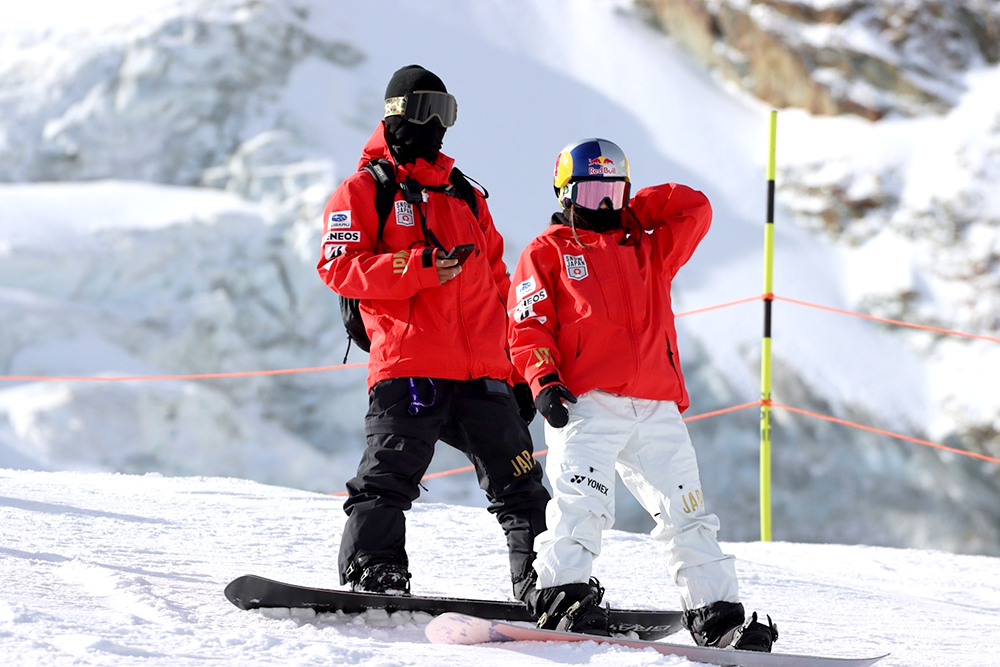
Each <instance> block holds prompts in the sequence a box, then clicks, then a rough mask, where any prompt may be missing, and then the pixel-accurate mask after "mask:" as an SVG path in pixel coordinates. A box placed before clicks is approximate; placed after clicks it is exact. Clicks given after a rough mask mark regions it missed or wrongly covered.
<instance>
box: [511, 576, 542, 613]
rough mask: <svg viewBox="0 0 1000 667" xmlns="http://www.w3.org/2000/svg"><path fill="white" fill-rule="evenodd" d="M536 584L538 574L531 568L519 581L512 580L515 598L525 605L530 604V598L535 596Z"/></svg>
mask: <svg viewBox="0 0 1000 667" xmlns="http://www.w3.org/2000/svg"><path fill="white" fill-rule="evenodd" d="M536 583H538V573H537V572H535V570H534V568H532V567H529V568H528V573H527V574H525V575H523V576H521V577H518V578H517V579H513V578H512V580H511V584H512V585H513V587H514V597H515V598H517V599H518V600H520V601H521V602H523V603H525V604H529V603H528V598H530V597H532V596H533V595H535V590H536V589H535V584H536Z"/></svg>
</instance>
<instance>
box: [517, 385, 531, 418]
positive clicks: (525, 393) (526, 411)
mask: <svg viewBox="0 0 1000 667" xmlns="http://www.w3.org/2000/svg"><path fill="white" fill-rule="evenodd" d="M514 400H515V401H517V409H518V411H519V412H520V413H521V419H523V420H524V423H525V424H530V423H531V420H532V419H534V418H535V412H536V410H535V402H534V400H532V398H531V387H530V386H529V385H528V383H527V382H518V383H517V384H515V385H514Z"/></svg>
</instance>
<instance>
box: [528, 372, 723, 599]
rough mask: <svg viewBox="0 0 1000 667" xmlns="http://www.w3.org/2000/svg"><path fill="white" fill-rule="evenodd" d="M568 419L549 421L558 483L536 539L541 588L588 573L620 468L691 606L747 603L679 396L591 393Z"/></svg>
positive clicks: (549, 468)
mask: <svg viewBox="0 0 1000 667" xmlns="http://www.w3.org/2000/svg"><path fill="white" fill-rule="evenodd" d="M566 407H567V408H568V409H569V423H568V424H566V426H565V427H563V428H561V429H557V428H553V427H552V426H550V425H549V424H548V422H546V423H545V442H546V444H547V445H548V448H549V453H548V456H547V457H546V461H545V474H546V476H547V477H548V479H549V483H550V484H551V485H552V492H553V493H552V500H550V501H549V503H548V505H547V507H546V510H545V518H546V522H547V526H548V529H547V530H546V531H545V532H543V533H541V534H540V535H538V536H537V537H536V538H535V551H536V552H537V553H538V557H537V558H536V560H535V571H536V572H537V573H538V584H537V585H538V587H539V588H550V587H552V586H560V585H563V584H571V583H584V582H587V581H589V579H590V574H591V568H592V566H593V562H594V559H595V558H596V557H597V556H598V555H600V553H601V532H602V531H603V530H604V529H605V528H611V526H612V525H614V521H615V470H616V469H617V471H618V474H619V475H621V478H622V481H623V482H625V486H626V487H628V489H629V491H631V492H632V495H634V496H635V497H636V499H637V500H638V501H639V503H640V504H641V505H642V506H643V508H645V510H646V511H647V512H649V514H650V516H652V517H653V519H654V520H655V521H656V526H655V528H654V529H653V531H652V532H651V533H650V534H651V535H652V536H653V538H654V539H656V540H657V541H658V542H659V543H660V545H661V547H662V549H663V552H664V554H665V555H666V556H667V568H668V570H669V571H670V574H671V575H672V576H673V578H674V582H675V583H676V584H677V586H678V588H679V589H680V593H681V601H682V604H683V606H684V608H685V609H697V608H698V607H702V606H704V605H707V604H711V603H712V602H716V601H719V600H725V601H727V602H739V590H738V586H737V581H736V567H735V564H734V560H733V557H732V556H727V555H725V554H723V553H722V549H721V548H720V547H719V543H718V540H717V539H716V533H717V532H718V530H719V519H718V517H717V516H716V515H714V514H711V513H710V512H708V511H707V510H706V509H705V499H704V496H703V494H702V491H701V480H700V478H699V475H698V462H697V459H696V457H695V452H694V447H693V446H692V445H691V439H690V438H689V437H688V432H687V427H686V426H685V425H684V422H683V421H682V420H681V415H680V412H679V411H678V409H677V404H676V403H674V402H673V401H652V400H646V399H639V398H630V397H628V396H619V395H616V394H610V393H608V392H604V391H590V392H587V393H586V394H583V395H582V396H580V397H579V402H578V403H576V404H570V403H567V404H566Z"/></svg>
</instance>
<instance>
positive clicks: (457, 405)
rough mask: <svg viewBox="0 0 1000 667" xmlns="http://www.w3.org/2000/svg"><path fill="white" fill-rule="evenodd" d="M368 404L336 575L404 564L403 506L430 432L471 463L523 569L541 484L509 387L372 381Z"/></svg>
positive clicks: (540, 511) (530, 558) (515, 567)
mask: <svg viewBox="0 0 1000 667" xmlns="http://www.w3.org/2000/svg"><path fill="white" fill-rule="evenodd" d="M368 403H369V405H368V414H367V415H366V416H365V434H366V436H367V441H368V446H367V448H366V450H365V453H364V457H363V458H362V459H361V464H360V465H359V466H358V474H357V476H356V477H354V478H353V479H351V480H350V481H349V482H348V483H347V491H348V498H347V500H346V501H345V502H344V511H345V512H346V513H347V524H346V525H345V527H344V535H343V538H342V539H341V543H340V563H339V565H340V578H341V582H340V583H341V584H346V583H347V582H348V581H349V580H350V579H352V578H353V577H352V576H351V575H354V576H357V575H356V574H355V572H358V573H359V572H360V568H363V567H364V566H365V565H367V564H368V563H374V562H379V561H388V562H393V563H400V564H402V565H407V563H408V559H407V556H406V534H405V531H406V527H405V519H404V516H403V513H404V512H405V511H406V510H408V509H410V507H411V506H412V504H413V501H414V500H416V499H417V497H418V496H419V495H420V488H419V482H420V479H421V478H422V477H423V476H424V474H425V473H426V471H427V467H428V466H429V465H430V462H431V458H432V456H433V455H434V445H435V443H436V442H437V441H438V440H441V441H443V442H444V443H446V444H448V445H450V446H452V447H454V448H456V449H458V450H459V451H461V452H463V453H464V454H465V455H466V456H467V457H468V458H469V460H470V461H471V462H472V464H473V466H475V469H476V474H477V475H478V476H479V486H480V487H481V488H482V489H483V490H484V491H485V492H486V497H487V499H488V500H489V507H488V509H489V511H490V512H492V513H493V514H494V515H495V516H496V518H497V521H499V522H500V525H501V526H502V527H503V530H504V533H505V534H506V536H507V548H508V551H509V554H510V570H511V578H512V581H518V580H520V579H521V578H522V577H524V576H525V575H526V574H528V573H529V572H530V569H531V565H532V563H533V562H534V557H535V554H534V541H535V536H536V535H537V534H539V533H541V532H542V531H544V530H545V505H546V503H548V501H549V493H548V491H547V490H546V489H545V487H544V486H542V468H541V466H540V465H539V464H538V462H537V461H535V459H534V458H533V457H532V454H533V448H532V443H531V436H530V435H529V434H528V428H527V425H526V424H525V423H524V420H522V419H521V416H520V414H519V412H518V408H517V402H516V401H515V399H514V395H513V391H512V390H511V388H510V386H509V385H507V384H506V383H505V382H501V381H499V380H492V379H485V378H480V379H476V380H467V381H463V380H439V379H434V380H433V381H432V380H430V379H428V378H395V379H391V380H383V381H382V382H379V383H378V384H376V385H375V386H374V387H373V388H372V390H371V392H370V393H369V397H368ZM414 412H416V414H413V413H414ZM459 548H460V547H459Z"/></svg>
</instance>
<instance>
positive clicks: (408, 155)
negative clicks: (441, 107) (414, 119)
mask: <svg viewBox="0 0 1000 667" xmlns="http://www.w3.org/2000/svg"><path fill="white" fill-rule="evenodd" d="M385 127H386V141H387V142H388V143H389V148H390V149H392V154H393V155H394V156H395V158H396V161H397V162H398V163H400V164H407V163H411V162H416V161H417V158H424V159H425V160H427V161H428V162H433V161H434V160H436V159H437V156H438V153H440V152H441V145H442V143H443V142H444V133H445V132H446V131H447V128H445V127H444V126H443V125H441V123H440V122H438V120H437V118H432V119H431V120H429V121H428V122H426V123H424V124H423V125H418V124H416V123H411V122H410V121H408V120H406V119H404V118H402V117H400V116H389V117H388V118H386V119H385Z"/></svg>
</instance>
